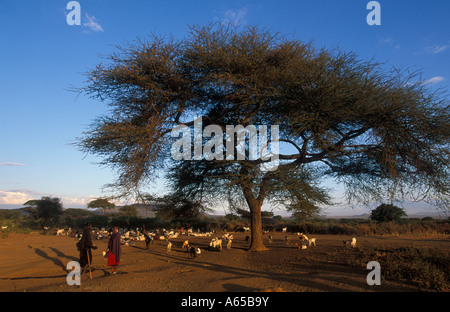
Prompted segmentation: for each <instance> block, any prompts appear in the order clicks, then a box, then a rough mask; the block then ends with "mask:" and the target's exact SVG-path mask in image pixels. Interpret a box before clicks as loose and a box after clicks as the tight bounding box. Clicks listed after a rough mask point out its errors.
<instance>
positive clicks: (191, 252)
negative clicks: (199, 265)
mask: <svg viewBox="0 0 450 312" xmlns="http://www.w3.org/2000/svg"><path fill="white" fill-rule="evenodd" d="M188 251H189V257H190V258H197V256H199V255H200V253H201V250H200V248H195V247H189V249H188Z"/></svg>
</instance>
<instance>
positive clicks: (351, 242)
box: [344, 237, 356, 248]
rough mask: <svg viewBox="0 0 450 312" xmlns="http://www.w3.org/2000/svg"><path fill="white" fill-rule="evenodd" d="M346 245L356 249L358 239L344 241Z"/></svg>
mask: <svg viewBox="0 0 450 312" xmlns="http://www.w3.org/2000/svg"><path fill="white" fill-rule="evenodd" d="M344 245H350V246H352V247H353V248H355V247H356V238H355V237H353V238H352V239H351V240H346V241H344Z"/></svg>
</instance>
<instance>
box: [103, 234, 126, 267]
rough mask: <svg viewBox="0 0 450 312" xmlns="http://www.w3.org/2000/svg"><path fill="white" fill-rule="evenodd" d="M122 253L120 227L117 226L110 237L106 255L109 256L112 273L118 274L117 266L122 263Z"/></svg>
mask: <svg viewBox="0 0 450 312" xmlns="http://www.w3.org/2000/svg"><path fill="white" fill-rule="evenodd" d="M121 255H122V247H121V246H120V234H119V228H118V227H115V228H114V230H113V234H112V235H111V237H110V238H109V242H108V249H107V250H106V255H105V256H106V257H107V258H108V263H107V265H108V266H111V273H110V274H116V270H117V266H118V265H119V264H120V256H121Z"/></svg>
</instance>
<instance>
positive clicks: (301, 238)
mask: <svg viewBox="0 0 450 312" xmlns="http://www.w3.org/2000/svg"><path fill="white" fill-rule="evenodd" d="M299 235H300V240H301V241H307V242H309V238H308V236H306V235H305V234H303V233H300V234H299Z"/></svg>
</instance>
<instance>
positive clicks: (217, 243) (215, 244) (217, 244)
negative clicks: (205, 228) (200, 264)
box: [209, 237, 222, 250]
mask: <svg viewBox="0 0 450 312" xmlns="http://www.w3.org/2000/svg"><path fill="white" fill-rule="evenodd" d="M209 246H210V247H211V248H213V249H217V250H222V240H221V239H218V238H217V237H216V238H213V239H212V240H211V242H210V243H209Z"/></svg>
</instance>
